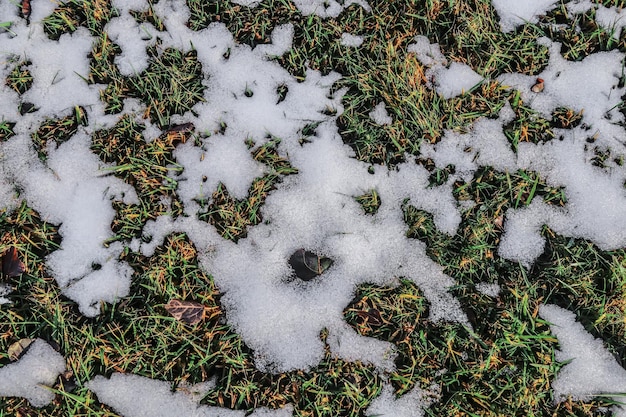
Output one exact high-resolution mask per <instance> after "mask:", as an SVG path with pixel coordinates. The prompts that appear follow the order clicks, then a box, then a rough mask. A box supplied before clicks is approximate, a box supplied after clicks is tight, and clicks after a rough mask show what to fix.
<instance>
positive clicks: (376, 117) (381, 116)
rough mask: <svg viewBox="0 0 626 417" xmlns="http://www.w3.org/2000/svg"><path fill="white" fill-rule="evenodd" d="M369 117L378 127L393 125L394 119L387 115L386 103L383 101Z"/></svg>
mask: <svg viewBox="0 0 626 417" xmlns="http://www.w3.org/2000/svg"><path fill="white" fill-rule="evenodd" d="M369 116H370V119H372V120H373V121H374V123H376V124H377V125H390V124H391V123H393V119H392V118H391V116H389V114H388V113H387V109H386V108H385V103H384V102H382V101H381V102H380V103H378V104H377V105H376V107H374V110H372V111H371V112H370V114H369Z"/></svg>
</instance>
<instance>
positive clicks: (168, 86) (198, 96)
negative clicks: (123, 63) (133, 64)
mask: <svg viewBox="0 0 626 417" xmlns="http://www.w3.org/2000/svg"><path fill="white" fill-rule="evenodd" d="M148 55H149V57H150V60H149V64H148V68H147V69H146V70H145V71H143V72H141V73H140V74H138V75H137V76H135V77H131V78H129V79H128V80H127V84H126V85H127V89H128V91H127V96H128V97H136V98H138V99H140V100H141V101H142V102H144V104H145V105H146V106H147V109H146V114H149V115H150V118H151V119H152V120H153V121H154V122H155V123H156V124H158V125H159V126H160V127H165V126H168V125H169V124H170V117H171V116H172V115H174V114H183V113H184V112H186V111H188V110H190V109H191V107H193V105H194V104H196V103H198V102H200V101H203V100H204V98H203V92H204V85H203V84H202V79H203V75H202V65H201V64H200V62H198V59H197V57H196V53H195V51H190V52H187V53H185V54H183V53H182V52H181V51H179V50H176V49H171V48H168V49H165V50H160V48H159V47H158V46H157V47H154V48H150V49H148Z"/></svg>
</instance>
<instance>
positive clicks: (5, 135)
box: [0, 120, 15, 142]
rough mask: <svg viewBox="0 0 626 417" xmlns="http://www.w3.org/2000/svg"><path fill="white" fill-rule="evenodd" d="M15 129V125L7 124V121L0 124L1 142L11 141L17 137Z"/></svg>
mask: <svg viewBox="0 0 626 417" xmlns="http://www.w3.org/2000/svg"><path fill="white" fill-rule="evenodd" d="M14 127H15V123H11V122H7V121H6V120H3V121H1V122H0V142H4V141H6V140H9V138H10V137H11V136H13V135H15V132H14V131H13V128H14Z"/></svg>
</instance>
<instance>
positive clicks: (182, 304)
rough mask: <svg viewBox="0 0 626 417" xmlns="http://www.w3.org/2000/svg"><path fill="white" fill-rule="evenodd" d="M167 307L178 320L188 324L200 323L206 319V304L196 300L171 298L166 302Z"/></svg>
mask: <svg viewBox="0 0 626 417" xmlns="http://www.w3.org/2000/svg"><path fill="white" fill-rule="evenodd" d="M165 309H166V310H167V311H168V313H170V314H171V315H172V316H173V317H174V318H175V319H176V320H178V321H182V322H183V323H186V324H191V325H194V324H198V323H200V322H201V321H202V320H203V319H204V310H205V307H204V304H200V303H196V302H194V301H182V300H176V299H173V300H170V302H169V303H167V304H165Z"/></svg>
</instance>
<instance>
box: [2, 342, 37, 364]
mask: <svg viewBox="0 0 626 417" xmlns="http://www.w3.org/2000/svg"><path fill="white" fill-rule="evenodd" d="M34 341H35V339H28V338H24V339H20V340H18V341H17V342H15V343H12V344H11V346H9V350H8V352H7V353H8V354H9V359H10V360H12V361H13V362H15V361H16V360H18V359H19V358H21V357H22V354H23V353H24V350H26V348H27V347H29V346H30V344H31V343H33V342H34Z"/></svg>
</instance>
